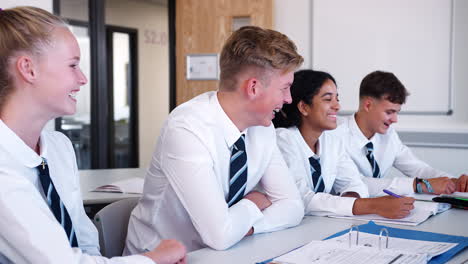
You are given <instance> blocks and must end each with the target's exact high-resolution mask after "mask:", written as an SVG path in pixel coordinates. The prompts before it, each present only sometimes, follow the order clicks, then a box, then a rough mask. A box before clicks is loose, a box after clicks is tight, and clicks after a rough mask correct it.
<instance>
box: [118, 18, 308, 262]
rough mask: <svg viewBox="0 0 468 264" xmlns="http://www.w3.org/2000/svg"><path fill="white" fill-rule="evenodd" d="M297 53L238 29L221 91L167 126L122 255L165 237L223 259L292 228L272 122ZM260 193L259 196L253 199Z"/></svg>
mask: <svg viewBox="0 0 468 264" xmlns="http://www.w3.org/2000/svg"><path fill="white" fill-rule="evenodd" d="M302 61H303V59H302V57H301V56H300V55H299V54H297V52H296V46H295V45H294V43H293V42H292V41H291V40H289V38H288V37H287V36H285V35H283V34H281V33H279V32H276V31H273V30H268V29H262V28H259V27H253V26H248V27H242V28H241V29H239V30H237V31H235V32H234V33H233V34H232V35H231V36H230V37H229V38H228V39H227V41H226V43H225V45H224V47H223V49H222V52H221V56H220V67H221V76H220V83H219V90H218V91H212V92H207V93H204V94H201V95H199V96H197V97H195V98H193V99H191V100H190V101H188V102H186V103H184V104H182V105H180V106H178V107H177V108H176V109H175V110H174V111H173V112H172V113H171V114H170V115H169V117H168V119H167V120H166V122H165V124H164V127H163V128H162V131H161V135H160V137H159V139H158V143H157V145H156V150H155V152H154V155H153V159H152V162H151V165H150V168H149V170H148V173H147V175H146V178H145V186H144V193H143V197H142V199H141V200H140V202H139V204H138V205H137V206H136V208H135V209H134V210H133V212H132V215H131V217H130V223H129V228H128V237H127V243H126V252H127V253H133V252H143V251H146V250H149V249H151V248H153V247H154V246H155V245H157V244H158V243H159V241H161V240H163V239H164V238H166V237H171V238H175V239H178V240H180V241H181V242H182V243H183V244H184V245H185V246H186V247H187V250H188V251H193V250H196V249H199V248H202V247H207V246H208V247H211V248H214V249H217V250H223V249H226V248H229V247H231V246H232V245H234V244H235V243H237V242H238V241H239V240H241V239H242V238H243V237H245V236H247V235H251V234H255V233H263V232H271V231H275V230H280V229H284V228H287V227H291V226H295V225H297V224H299V223H300V221H301V219H302V217H303V215H304V207H303V204H302V200H301V198H300V195H299V192H298V190H297V187H296V185H295V183H294V181H293V180H292V177H291V176H290V175H289V174H288V173H289V172H288V168H287V166H286V164H285V162H284V160H283V158H282V156H281V153H280V152H279V150H278V147H277V145H276V134H275V129H274V127H273V125H272V122H271V120H272V119H273V117H274V116H275V113H277V112H278V111H279V110H280V109H281V107H282V106H283V104H285V103H290V102H291V95H290V90H289V88H290V86H291V84H292V82H293V78H294V70H296V69H297V68H298V67H299V66H300V65H301V64H302ZM257 184H260V186H261V187H263V190H264V192H265V193H264V194H263V193H260V192H257V191H253V188H254V187H255V186H256V185H257Z"/></svg>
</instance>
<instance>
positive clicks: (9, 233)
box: [0, 173, 153, 264]
mask: <svg viewBox="0 0 468 264" xmlns="http://www.w3.org/2000/svg"><path fill="white" fill-rule="evenodd" d="M4 176H5V175H1V173H0V177H4ZM9 176H12V175H9ZM13 176H14V177H12V180H5V179H3V180H2V192H0V210H1V212H2V217H0V230H1V231H0V248H1V251H0V255H3V257H6V258H7V259H8V260H9V261H11V262H12V263H50V264H63V263H76V264H78V263H79V264H94V263H101V264H107V263H108V264H112V263H120V264H123V263H142V264H143V263H145V264H151V263H153V261H151V260H150V259H149V258H146V257H144V256H133V257H126V258H112V259H107V258H104V257H101V256H90V255H87V254H85V253H83V252H82V251H81V250H80V249H78V248H71V247H70V243H69V241H68V238H67V236H66V234H65V231H64V230H63V228H62V227H61V225H60V224H59V223H58V222H56V220H55V218H54V216H53V214H52V212H51V211H50V209H49V208H48V206H47V204H46V203H45V202H44V199H43V198H42V197H41V196H40V195H39V192H37V190H36V189H35V188H34V186H33V185H32V184H31V183H30V182H28V181H27V180H26V179H24V178H22V177H18V176H16V175H13ZM54 221H55V222H54ZM1 259H2V256H0V260H1Z"/></svg>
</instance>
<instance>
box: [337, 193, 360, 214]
mask: <svg viewBox="0 0 468 264" xmlns="http://www.w3.org/2000/svg"><path fill="white" fill-rule="evenodd" d="M340 198H341V199H340V205H339V206H337V207H336V213H337V214H339V215H345V216H352V215H353V207H354V202H356V200H357V199H356V198H354V197H340Z"/></svg>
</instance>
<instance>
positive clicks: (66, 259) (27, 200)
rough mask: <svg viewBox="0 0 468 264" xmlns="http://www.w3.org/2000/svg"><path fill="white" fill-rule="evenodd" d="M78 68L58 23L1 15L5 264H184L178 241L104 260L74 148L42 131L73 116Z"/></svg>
mask: <svg viewBox="0 0 468 264" xmlns="http://www.w3.org/2000/svg"><path fill="white" fill-rule="evenodd" d="M79 62H80V50H79V47H78V43H77V41H76V39H75V37H74V36H73V34H72V33H71V32H70V31H69V30H68V28H67V25H66V24H65V23H64V22H63V21H62V20H61V19H60V18H58V17H56V16H54V15H52V14H50V13H49V12H47V11H44V10H42V9H38V8H34V7H16V8H12V9H5V10H1V9H0V135H1V137H0V263H60V264H63V263H155V262H156V263H158V264H163V263H168V264H169V263H185V248H184V246H183V245H181V244H180V243H179V242H177V241H175V240H166V241H162V242H161V243H160V244H159V245H158V247H157V248H156V249H154V250H152V251H149V252H146V253H144V254H142V255H134V256H129V257H116V258H112V259H106V258H104V257H101V256H100V253H99V246H98V234H97V231H96V228H95V227H94V225H93V224H92V222H91V221H90V220H89V219H88V218H87V216H86V214H85V212H84V209H83V201H82V198H81V192H80V184H79V177H78V170H77V165H76V160H75V154H74V151H73V148H72V145H71V143H70V141H69V140H68V138H66V137H65V136H64V135H63V134H61V133H58V132H49V131H45V130H43V128H44V126H45V124H46V123H47V122H48V121H49V120H52V119H54V118H57V117H60V116H63V115H71V114H73V113H75V111H76V99H75V95H76V93H78V92H79V91H80V86H82V85H84V84H85V83H86V82H87V80H86V77H85V76H84V75H83V73H82V72H81V70H80V68H79V66H78V65H79Z"/></svg>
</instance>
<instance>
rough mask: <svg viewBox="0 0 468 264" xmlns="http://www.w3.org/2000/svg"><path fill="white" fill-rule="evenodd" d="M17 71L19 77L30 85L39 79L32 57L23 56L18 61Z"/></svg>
mask: <svg viewBox="0 0 468 264" xmlns="http://www.w3.org/2000/svg"><path fill="white" fill-rule="evenodd" d="M16 69H17V71H18V73H19V76H20V77H21V78H22V79H23V80H24V81H25V82H28V83H33V82H34V81H35V80H36V78H37V70H36V67H35V64H34V61H33V60H32V58H31V57H29V56H26V55H21V56H19V57H18V60H17V61H16Z"/></svg>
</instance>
